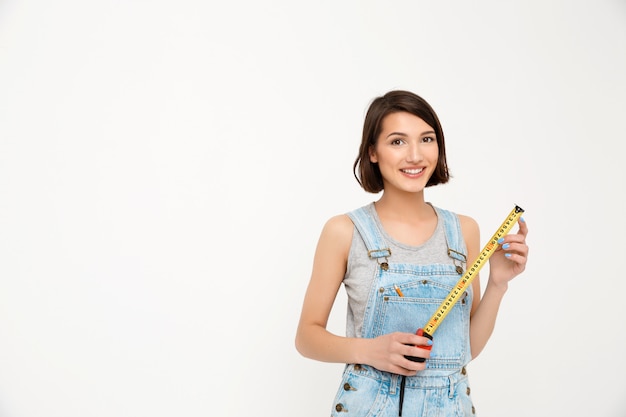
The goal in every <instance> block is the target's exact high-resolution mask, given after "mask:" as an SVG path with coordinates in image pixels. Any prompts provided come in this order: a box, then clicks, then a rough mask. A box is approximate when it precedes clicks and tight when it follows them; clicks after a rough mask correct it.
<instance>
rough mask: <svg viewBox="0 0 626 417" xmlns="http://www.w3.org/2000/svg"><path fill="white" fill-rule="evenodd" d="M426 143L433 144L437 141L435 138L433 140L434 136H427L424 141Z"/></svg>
mask: <svg viewBox="0 0 626 417" xmlns="http://www.w3.org/2000/svg"><path fill="white" fill-rule="evenodd" d="M422 140H423V141H424V142H426V143H431V142H436V141H437V140H436V139H435V138H433V137H432V136H426V137H425V138H424V139H422Z"/></svg>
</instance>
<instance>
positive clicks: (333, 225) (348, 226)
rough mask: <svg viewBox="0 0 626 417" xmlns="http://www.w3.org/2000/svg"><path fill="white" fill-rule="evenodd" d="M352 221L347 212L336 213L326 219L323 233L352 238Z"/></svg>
mask: <svg viewBox="0 0 626 417" xmlns="http://www.w3.org/2000/svg"><path fill="white" fill-rule="evenodd" d="M353 230H354V223H352V220H351V219H350V217H349V216H348V215H347V214H337V215H335V216H333V217H331V218H330V219H328V220H327V221H326V224H324V229H323V233H324V234H326V235H330V236H331V237H335V238H342V237H343V238H346V237H349V238H352V232H353Z"/></svg>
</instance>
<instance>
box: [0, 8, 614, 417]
mask: <svg viewBox="0 0 626 417" xmlns="http://www.w3.org/2000/svg"><path fill="white" fill-rule="evenodd" d="M624 74H626V3H624V1H620V0H599V1H593V2H592V1H580V0H578V1H564V0H557V1H550V2H548V1H539V0H532V1H525V2H510V1H495V0H490V1H485V0H480V1H473V2H462V1H451V2H433V1H387V2H382V1H381V2H374V1H360V2H357V1H352V2H348V1H347V2H331V1H319V2H306V3H302V2H293V1H285V0H280V1H279V0H274V1H265V2H256V1H243V2H231V3H228V2H219V3H218V2H205V1H199V0H182V1H178V2H166V1H141V0H129V1H103V0H100V1H97V0H94V1H88V2H86V1H78V0H75V1H70V0H58V1H54V2H51V1H35V0H33V1H27V0H26V1H12V0H5V1H0V416H3V417H41V416H46V417H85V416H90V417H105V416H106V417H113V416H115V417H139V416H151V417H156V416H247V415H256V416H274V417H278V416H292V415H298V416H304V417H306V416H311V417H312V416H318V415H328V413H329V412H330V407H331V405H332V398H333V396H334V394H335V390H336V388H337V387H338V384H339V381H340V375H341V371H342V368H343V366H342V365H341V364H327V363H319V362H315V361H312V360H308V359H305V358H303V357H301V356H300V355H299V354H298V353H297V352H296V350H295V348H294V336H295V330H296V325H297V321H298V316H299V313H300V307H301V302H302V298H303V295H304V291H305V289H306V286H307V283H308V279H309V275H310V270H311V264H312V259H313V253H314V250H315V245H316V243H317V238H318V236H319V233H320V231H321V228H322V226H323V224H324V222H325V221H326V220H327V219H328V218H329V217H331V216H333V215H336V214H339V213H344V212H346V211H349V210H351V209H353V208H356V207H359V206H361V205H364V204H366V203H368V202H370V201H373V200H375V199H377V198H378V196H377V195H372V194H367V193H365V192H363V191H362V190H361V189H360V188H359V187H358V184H357V183H356V181H355V180H354V178H353V176H352V163H353V161H354V157H355V156H356V153H357V148H358V145H359V142H360V135H361V127H362V121H363V117H364V114H365V111H366V109H367V106H368V105H369V103H370V101H371V100H372V99H373V98H374V97H375V96H378V95H380V94H383V93H385V92H386V91H388V90H391V89H396V88H402V89H408V90H412V91H414V92H416V93H418V94H420V95H421V96H423V97H424V98H426V99H427V100H428V101H429V102H430V103H431V104H432V105H433V107H434V108H435V110H436V111H437V112H438V114H439V117H440V119H441V121H442V124H443V127H444V131H445V134H446V142H447V151H448V160H449V164H450V168H451V172H452V175H453V179H452V181H451V182H450V183H449V184H446V185H444V186H440V187H435V188H432V189H428V190H427V193H426V197H427V200H429V201H431V202H432V203H433V204H435V205H438V206H441V207H444V208H447V209H450V210H453V211H456V212H459V213H462V214H466V215H469V216H472V217H474V218H475V219H476V220H477V221H478V222H479V224H480V226H481V231H482V240H483V243H486V240H487V239H488V238H489V236H491V234H492V233H493V232H495V229H496V228H497V227H498V226H499V225H500V223H501V222H502V221H503V220H504V218H505V216H506V215H507V214H508V213H509V211H510V210H511V209H512V208H513V205H514V204H518V205H520V206H521V207H523V208H524V209H525V210H526V213H525V215H524V217H525V219H526V221H527V222H528V225H529V228H530V232H529V235H528V242H529V244H530V247H531V253H530V260H529V264H528V268H527V270H526V272H525V273H524V274H523V275H522V276H520V277H518V278H516V279H515V281H514V282H513V283H512V284H511V286H510V290H509V292H508V294H507V295H506V297H505V300H504V302H503V305H502V307H501V311H500V315H499V317H498V322H497V327H496V330H495V332H494V334H493V336H492V339H491V340H490V342H489V344H488V346H487V348H486V349H485V350H484V351H483V353H482V354H481V356H480V357H478V358H477V359H476V360H475V361H474V362H472V363H471V364H470V366H469V371H470V382H471V385H472V396H473V399H474V403H475V406H476V408H477V410H478V413H479V415H481V416H484V417H488V416H498V415H499V416H502V415H506V416H508V417H518V416H520V417H521V416H528V415H533V416H537V417H541V416H565V415H567V416H586V415H594V416H603V417H624V416H625V415H626V399H625V396H624V394H625V393H626V383H625V382H624V378H623V375H624V373H625V372H626V359H625V355H624V351H625V349H626V335H625V332H624V324H623V317H624V314H625V313H626V309H625V307H624V302H623V298H624V293H625V292H626V284H625V282H626V280H624V278H623V275H624V273H623V266H624V257H625V249H626V245H625V244H624V237H625V236H626V233H625V232H626V229H625V227H624V221H623V216H624V213H625V208H626V207H625V190H626V174H625V170H624V163H623V142H624V139H625V138H626V127H625V124H624V114H625V113H626V80H625V75H624ZM487 270H488V267H487V269H485V270H483V271H484V272H483V274H482V278H483V287H484V283H485V279H486V277H487ZM345 311H346V310H345V295H344V293H343V289H342V291H341V293H340V294H339V296H338V299H337V304H336V308H335V309H334V310H333V313H332V316H331V320H330V324H329V327H330V329H332V330H333V331H335V332H337V333H340V334H341V333H343V331H344V323H345V322H344V320H345Z"/></svg>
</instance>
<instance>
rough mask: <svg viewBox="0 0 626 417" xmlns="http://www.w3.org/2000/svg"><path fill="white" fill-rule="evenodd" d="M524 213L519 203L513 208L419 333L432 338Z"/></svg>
mask: <svg viewBox="0 0 626 417" xmlns="http://www.w3.org/2000/svg"><path fill="white" fill-rule="evenodd" d="M522 213H524V209H522V208H521V207H520V206H517V205H516V206H515V208H514V209H513V210H511V212H510V213H509V215H508V216H507V218H506V220H504V222H502V225H501V226H500V228H499V229H498V231H497V232H496V233H494V235H493V236H492V237H491V239H490V240H489V242H488V243H487V244H486V245H485V247H484V248H483V250H482V251H481V252H480V254H479V255H478V258H477V259H476V260H475V261H474V263H473V264H472V266H470V267H469V268H467V271H465V275H463V277H462V278H461V279H460V280H459V282H457V283H456V285H455V286H454V288H453V289H452V291H450V293H449V294H448V296H447V297H446V299H445V300H444V301H443V302H442V303H441V305H439V308H438V309H437V311H436V312H435V314H433V315H432V317H431V318H430V320H428V324H427V325H426V326H424V328H423V329H419V330H418V331H417V334H418V335H420V336H424V333H426V334H427V335H429V336H431V337H430V339H432V335H433V333H435V330H437V327H439V325H440V324H441V322H442V321H443V319H444V318H445V317H446V316H447V315H448V313H449V312H450V310H451V309H452V307H453V306H454V304H456V302H457V301H459V297H460V296H461V295H463V293H464V292H465V291H466V290H467V288H468V287H469V286H470V284H471V283H472V281H473V280H474V278H475V277H476V275H478V271H480V269H481V268H482V267H483V266H484V265H485V262H487V260H488V259H489V258H490V257H491V255H493V253H494V252H495V250H496V249H497V248H498V239H500V238H501V237H504V236H505V235H506V234H507V233H509V231H510V230H511V228H512V227H513V226H514V225H515V223H517V221H518V220H519V218H520V217H521V216H522Z"/></svg>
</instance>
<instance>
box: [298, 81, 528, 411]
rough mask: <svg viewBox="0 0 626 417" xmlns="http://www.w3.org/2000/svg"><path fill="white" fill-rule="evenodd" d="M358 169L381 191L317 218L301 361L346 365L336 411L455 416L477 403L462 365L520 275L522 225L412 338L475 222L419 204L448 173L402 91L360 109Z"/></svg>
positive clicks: (431, 119) (464, 257)
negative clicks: (333, 315)
mask: <svg viewBox="0 0 626 417" xmlns="http://www.w3.org/2000/svg"><path fill="white" fill-rule="evenodd" d="M354 171H355V177H356V178H357V181H358V182H359V184H360V185H361V186H362V187H363V189H364V190H365V191H367V192H371V193H378V192H380V191H382V192H383V193H382V196H381V197H380V199H379V200H378V201H376V202H374V203H371V204H368V205H366V206H365V207H362V208H360V209H357V210H355V211H352V212H350V213H348V214H344V215H339V216H335V217H333V218H331V219H330V220H328V222H327V223H326V224H325V226H324V228H323V230H322V233H321V236H320V238H319V242H318V246H317V249H316V253H315V258H314V262H313V271H312V275H311V279H310V283H309V286H308V289H307V292H306V295H305V298H304V303H303V307H302V314H301V317H300V322H299V325H298V331H297V335H296V348H297V349H298V351H299V352H300V353H301V354H302V355H303V356H305V357H308V358H312V359H316V360H319V361H324V362H337V363H345V364H347V365H346V367H345V370H344V373H343V380H342V382H341V385H340V388H339V391H338V392H337V396H336V398H335V401H334V403H333V408H332V415H333V416H345V415H353V416H365V415H376V416H392V415H402V413H403V412H404V414H405V415H410V416H435V415H436V416H458V415H468V416H469V415H473V414H475V409H474V407H473V405H472V401H471V398H470V388H469V383H468V379H467V372H466V368H465V366H466V365H467V363H468V362H469V361H470V360H471V359H472V358H475V357H476V356H477V355H478V354H479V353H480V352H481V351H482V349H483V348H484V346H485V344H486V343H487V340H488V339H489V337H490V336H491V333H492V331H493V328H494V324H495V320H496V315H497V313H498V309H499V306H500V302H501V300H502V298H503V296H504V294H505V292H506V291H507V287H508V283H509V281H510V280H511V279H513V278H514V277H515V276H517V275H519V274H520V273H521V272H522V271H524V268H525V265H526V260H527V255H528V246H527V244H526V240H525V238H526V234H527V231H528V229H527V226H526V224H525V222H524V221H523V219H520V222H519V231H518V233H515V234H514V233H510V234H508V235H507V236H506V237H504V239H501V242H499V243H501V245H500V246H499V247H498V249H497V250H496V251H495V252H494V253H493V255H492V256H491V258H490V260H489V262H490V268H489V280H488V283H487V287H486V289H485V292H484V294H483V296H482V299H481V290H480V281H479V279H474V280H473V282H472V285H471V288H470V289H468V291H467V292H466V293H465V294H464V296H463V297H462V299H461V300H460V301H459V302H457V304H456V305H455V306H454V307H453V309H452V310H451V311H450V312H449V313H448V315H447V317H446V319H445V320H444V322H443V323H442V324H441V325H440V326H439V327H438V329H437V332H436V333H435V335H434V340H430V339H429V338H426V337H422V336H418V335H416V330H417V329H418V328H420V327H422V326H424V325H425V324H426V323H427V321H428V319H429V318H430V317H431V315H432V314H433V313H434V311H435V310H436V309H437V307H438V306H439V304H440V303H441V301H442V300H443V299H444V297H446V295H448V293H449V292H450V290H451V289H452V287H453V286H454V284H456V283H457V281H458V280H459V279H460V278H461V276H462V274H463V273H464V270H465V268H466V267H467V262H472V261H474V260H475V259H476V257H477V256H478V253H479V250H480V248H479V245H480V237H479V228H478V225H477V223H476V222H475V221H474V220H473V219H472V218H470V217H467V216H463V215H457V214H454V213H452V212H450V211H447V210H443V209H441V208H437V207H434V206H433V205H431V204H430V203H428V202H426V200H425V196H424V190H425V188H426V187H429V186H434V185H437V184H443V183H446V182H447V181H448V179H449V173H448V167H447V163H446V152H445V142H444V135H443V130H442V128H441V125H440V123H439V119H438V117H437V115H436V113H435V112H434V110H433V109H432V108H431V106H430V105H429V104H428V103H427V102H426V101H425V100H423V99H422V98H421V97H419V96H417V95H415V94H413V93H411V92H408V91H391V92H389V93H387V94H385V95H384V96H382V97H378V98H376V99H375V100H374V101H373V102H372V103H371V105H370V107H369V109H368V112H367V114H366V117H365V122H364V127H363V137H362V142H361V146H360V151H359V155H358V157H357V159H356V161H355V163H354ZM342 283H343V284H344V286H345V288H346V292H347V295H348V316H347V329H346V336H339V335H335V334H332V333H330V332H329V331H327V330H326V325H327V321H328V317H329V314H330V311H331V309H332V306H333V303H334V301H335V298H336V295H337V291H338V290H339V287H340V285H341V284H342Z"/></svg>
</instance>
